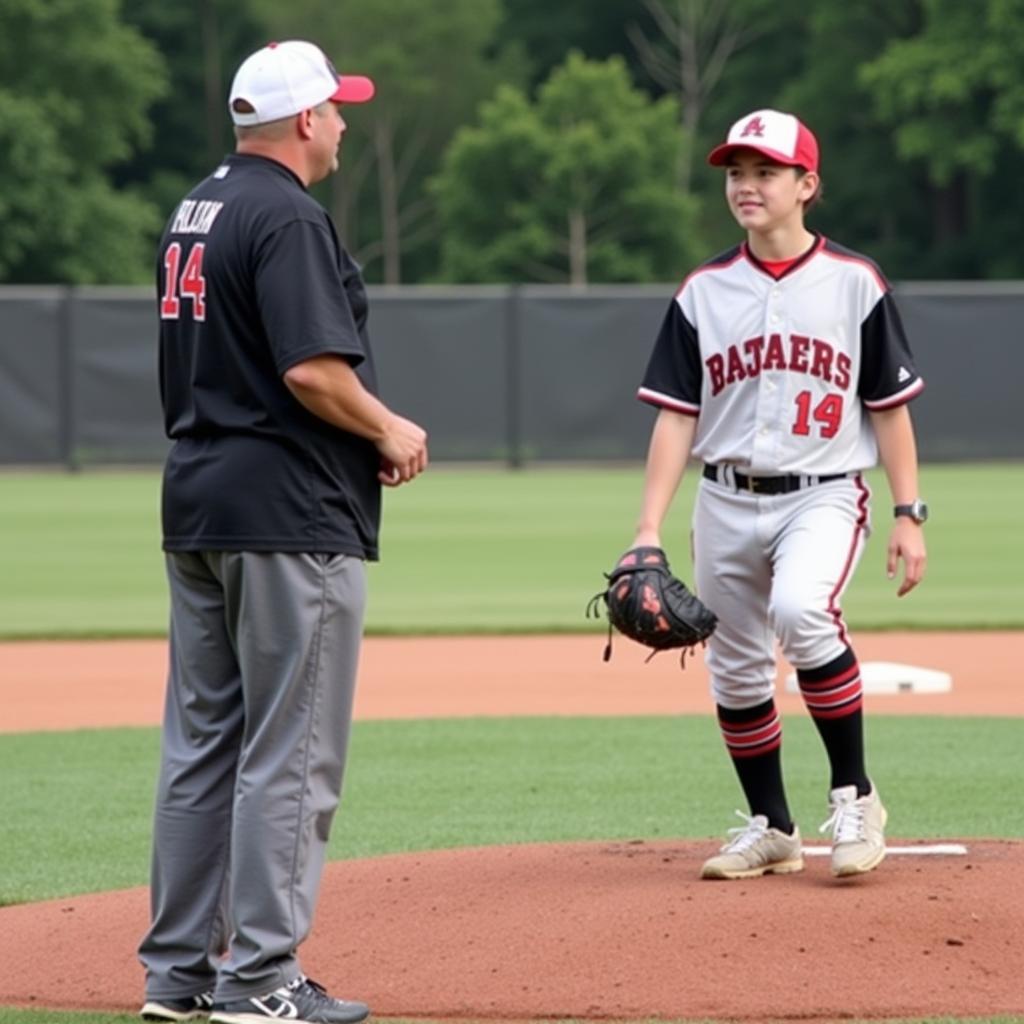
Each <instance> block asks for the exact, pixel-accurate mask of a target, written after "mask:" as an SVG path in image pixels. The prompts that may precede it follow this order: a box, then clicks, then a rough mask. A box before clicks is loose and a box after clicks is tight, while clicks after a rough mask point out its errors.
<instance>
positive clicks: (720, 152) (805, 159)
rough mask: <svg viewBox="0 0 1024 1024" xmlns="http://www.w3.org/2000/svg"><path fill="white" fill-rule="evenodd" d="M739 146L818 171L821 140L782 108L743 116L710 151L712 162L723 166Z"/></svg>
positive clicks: (789, 163)
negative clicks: (819, 142)
mask: <svg viewBox="0 0 1024 1024" xmlns="http://www.w3.org/2000/svg"><path fill="white" fill-rule="evenodd" d="M738 149H752V150H754V151H755V152H758V153H762V154H763V155H764V156H766V157H767V158H768V159H769V160H772V161H774V162H775V163H777V164H785V165H786V166H788V167H804V168H806V169H807V170H808V171H817V170H818V140H817V139H816V138H815V137H814V133H813V132H812V131H811V130H810V128H808V127H807V125H805V124H804V123H803V122H802V121H800V120H799V119H798V118H796V117H794V116H793V115H792V114H784V113H782V111H780V110H755V111H754V112H753V113H751V114H747V116H746V117H741V118H740V119H739V120H738V121H737V122H736V123H735V124H734V125H733V126H732V127H731V128H730V129H729V135H728V137H727V138H726V140H725V142H723V143H722V144H721V145H720V146H716V147H715V148H714V149H713V150H711V152H710V153H709V154H708V163H709V164H711V165H712V166H713V167H722V166H723V165H725V164H726V163H728V162H729V157H731V156H732V154H733V153H735V152H736V151H737V150H738Z"/></svg>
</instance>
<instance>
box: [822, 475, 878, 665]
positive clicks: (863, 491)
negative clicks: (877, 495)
mask: <svg viewBox="0 0 1024 1024" xmlns="http://www.w3.org/2000/svg"><path fill="white" fill-rule="evenodd" d="M854 483H855V484H856V485H857V489H858V490H859V491H860V497H859V498H858V499H857V522H856V523H855V524H854V528H853V538H852V539H851V541H850V549H849V551H847V553H846V564H845V565H844V566H843V571H842V572H841V573H840V574H839V579H838V580H836V585H835V589H834V590H833V591H832V593H831V594H829V596H828V611H829V614H830V615H831V616H832V619H833V621H834V622H835V624H836V628H837V629H838V630H839V640H840V642H841V643H842V644H843V645H844V646H849V643H850V640H849V637H848V636H847V634H846V623H845V622H844V621H843V613H842V610H841V609H840V608H839V605H838V604H836V602H837V601H838V599H839V595H840V594H841V593H842V592H843V587H844V586H845V585H846V581H847V579H848V578H849V576H850V573H851V571H852V570H853V560H854V555H856V553H857V545H858V543H859V542H860V537H861V534H862V533H863V532H864V530H865V528H866V526H867V522H868V501H869V499H870V498H871V491H870V490H869V489H868V486H867V484H865V483H864V478H863V477H862V476H861V475H860V473H858V474H857V475H856V476H855V477H854Z"/></svg>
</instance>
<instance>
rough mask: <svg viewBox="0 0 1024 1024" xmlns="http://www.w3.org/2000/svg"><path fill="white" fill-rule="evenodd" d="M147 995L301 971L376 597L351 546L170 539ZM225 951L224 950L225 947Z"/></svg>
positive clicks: (143, 952) (232, 985)
mask: <svg viewBox="0 0 1024 1024" xmlns="http://www.w3.org/2000/svg"><path fill="white" fill-rule="evenodd" d="M166 563H167V574H168V580H169V583H170V599H171V632H170V671H169V678H168V684H167V702H166V707H165V716H164V728H163V741H162V750H161V765H160V776H159V782H158V786H157V797H156V814H155V822H154V831H153V860H152V878H151V896H150V899H151V910H152V925H151V927H150V930H149V932H148V934H147V935H146V937H145V938H144V939H143V941H142V945H141V947H140V949H139V957H140V959H141V961H142V963H143V965H144V967H145V968H146V995H147V998H149V999H168V998H175V999H177V998H185V997H187V996H190V995H198V994H200V993H201V992H206V991H209V990H210V989H213V988H215V989H216V998H217V999H218V1000H235V999H239V998H242V997H246V996H251V995H259V994H263V993H266V992H269V991H271V990H273V989H274V988H277V987H278V986H279V985H282V984H288V983H289V982H291V981H293V980H294V979H295V978H296V977H298V975H299V974H300V973H301V972H300V970H299V966H298V961H297V959H296V954H295V950H296V947H297V946H298V945H299V944H300V943H301V942H302V940H303V939H305V938H306V936H307V935H308V934H309V930H310V927H311V924H312V917H313V910H314V906H315V904H316V898H317V892H318V890H319V886H320V877H321V873H322V869H323V863H324V854H325V849H326V845H327V837H328V833H329V831H330V827H331V820H332V818H333V816H334V812H335V809H336V807H337V804H338V800H339V796H340V793H341V783H342V774H343V770H344V765H345V755H346V750H347V747H348V736H349V727H350V723H351V717H352V698H353V694H354V691H355V677H356V667H357V661H358V655H359V645H360V639H361V636H362V624H363V611H364V608H365V604H366V580H365V565H364V563H363V561H362V560H361V559H358V558H353V557H350V556H347V555H316V554H269V553H267V554H264V553H254V552H230V551H218V552H201V553H169V554H168V555H167V557H166ZM225 952H226V954H227V956H226V957H225V958H224V959H223V960H222V956H223V954H224V953H225Z"/></svg>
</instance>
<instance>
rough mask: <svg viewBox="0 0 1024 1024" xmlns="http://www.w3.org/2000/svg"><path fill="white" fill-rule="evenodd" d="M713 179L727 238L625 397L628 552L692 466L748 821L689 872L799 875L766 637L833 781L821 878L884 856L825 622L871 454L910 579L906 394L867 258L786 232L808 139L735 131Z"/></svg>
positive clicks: (859, 527) (704, 570) (856, 691)
mask: <svg viewBox="0 0 1024 1024" xmlns="http://www.w3.org/2000/svg"><path fill="white" fill-rule="evenodd" d="M708 160H709V162H710V163H711V164H712V165H714V166H716V167H723V168H724V169H725V197H726V202H727V203H728V205H729V210H730V211H731V213H732V214H733V216H734V217H735V218H736V220H737V222H738V223H739V225H740V227H741V228H742V229H743V231H744V232H745V234H746V238H745V240H744V241H743V242H742V243H741V244H739V245H737V246H735V247H734V248H732V249H730V250H729V251H727V252H725V253H722V254H721V255H719V256H716V257H714V258H713V259H711V260H709V261H708V262H707V263H705V264H703V265H702V266H700V267H698V268H697V269H696V270H695V271H694V272H693V273H692V274H690V276H689V277H688V278H687V279H686V280H685V281H684V282H683V285H682V287H681V288H680V289H679V291H678V292H677V294H676V296H675V298H674V300H673V301H672V303H671V304H670V306H669V310H668V313H667V314H666V316H665V319H664V322H663V324H662V326H661V330H660V333H659V334H658V337H657V340H656V341H655V344H654V350H653V353H652V355H651V358H650V362H649V364H648V367H647V372H646V374H645V376H644V378H643V383H642V386H641V388H640V390H639V397H640V398H641V399H642V400H643V401H646V402H649V403H651V404H653V405H655V406H657V407H658V408H659V410H660V411H659V414H658V418H657V421H656V423H655V426H654V430H653V434H652V437H651V442H650V448H649V452H648V456H647V467H646V480H645V486H644V495H643V507H642V512H641V516H640V521H639V523H638V526H637V532H636V536H635V540H634V544H635V545H656V546H660V544H661V541H660V531H661V526H662V523H663V521H664V518H665V514H666V512H667V511H668V508H669V506H670V504H671V502H672V500H673V497H674V495H675V493H676V490H677V488H678V486H679V483H680V480H681V479H682V476H683V471H684V468H685V467H686V464H687V461H688V460H689V458H690V456H691V455H693V456H694V457H696V458H698V459H700V460H701V461H702V462H703V464H704V465H703V470H702V479H701V481H700V485H699V488H698V493H697V499H696V504H695V508H694V513H693V551H694V572H695V580H696V584H697V590H698V593H699V594H700V597H701V598H702V600H703V601H704V602H705V603H706V604H707V605H708V606H709V607H710V608H711V609H712V611H714V612H715V613H716V614H717V615H718V617H719V626H718V629H717V631H716V632H715V634H714V635H713V636H712V638H711V640H710V641H709V647H708V656H707V666H708V670H709V673H710V677H711V690H712V694H713V696H714V699H715V703H716V707H717V716H718V723H719V726H720V728H721V732H722V736H723V738H724V740H725V746H726V750H727V751H728V753H729V756H730V758H731V759H732V763H733V766H734V768H735V770H736V773H737V775H738V777H739V782H740V785H741V787H742V789H743V792H744V795H745V797H746V800H747V803H748V804H749V810H750V814H749V816H748V815H745V814H743V813H742V812H737V813H738V814H739V815H740V817H741V818H743V820H744V824H743V825H742V827H740V828H737V829H732V830H731V832H730V835H731V837H732V838H731V839H730V840H729V841H728V842H727V843H726V844H725V845H724V846H723V847H722V848H721V850H720V852H719V853H718V854H716V855H715V856H713V857H711V858H710V859H709V860H708V861H707V862H706V863H705V864H704V866H703V868H702V871H701V874H702V877H704V878H752V877H756V876H759V875H764V874H768V873H778V874H783V873H787V872H793V871H799V870H801V869H802V867H803V854H802V848H801V840H800V832H799V830H798V828H797V826H796V824H795V823H794V822H793V820H792V818H791V816H790V811H789V806H788V804H787V801H786V793H785V789H784V786H783V779H782V771H781V757H780V751H781V744H782V727H781V723H780V720H779V715H778V712H777V710H776V707H775V702H774V696H773V695H774V679H775V672H776V669H775V653H774V642H775V640H776V638H777V639H778V642H779V644H780V645H781V648H782V651H783V653H784V654H785V656H786V658H787V659H788V660H789V661H790V663H791V664H792V665H793V666H794V667H795V669H796V674H797V679H798V682H799V686H800V692H801V693H802V695H803V698H804V701H805V703H806V705H807V709H808V711H809V712H810V714H811V717H812V718H813V719H814V723H815V725H816V726H817V729H818V732H819V733H820V735H821V739H822V741H823V743H824V746H825V750H826V753H827V755H828V761H829V765H830V769H831V784H830V793H829V804H830V815H829V818H828V820H827V821H826V822H825V824H824V825H823V826H822V831H827V830H829V831H831V835H832V872H833V874H835V875H837V876H845V875H856V874H860V873H863V872H866V871H870V870H872V869H873V868H875V867H877V866H878V864H879V863H880V862H881V861H882V858H883V857H884V856H885V839H884V827H885V820H886V812H885V808H884V807H883V806H882V801H881V798H880V796H879V793H878V788H877V787H876V786H875V785H874V784H873V783H872V781H871V778H870V777H869V776H868V773H867V769H866V766H865V755H864V739H863V721H862V687H861V681H860V673H859V669H858V664H857V657H856V655H855V654H854V651H853V648H852V647H851V645H850V638H849V635H848V633H847V629H846V624H845V623H844V621H843V615H842V611H841V609H840V600H841V598H842V595H843V591H844V590H845V589H846V586H847V584H848V583H849V581H850V578H851V576H852V574H853V571H854V568H855V567H856V565H857V562H858V559H859V558H860V555H861V552H862V550H863V546H864V542H865V539H866V537H867V534H868V529H869V513H868V506H869V499H870V493H869V490H868V487H867V484H866V483H865V480H864V477H863V471H864V470H866V469H868V468H869V467H870V466H873V465H874V464H875V463H876V461H877V459H878V458H879V457H880V458H881V461H882V464H883V466H884V467H885V471H886V475H887V477H888V482H889V487H890V489H891V491H892V497H893V500H894V520H893V524H892V531H891V535H890V537H889V543H888V551H887V571H888V574H889V576H890V577H893V576H895V574H896V572H897V569H898V565H899V562H900V561H901V560H902V563H903V570H904V575H903V579H902V581H901V582H900V584H899V589H898V594H899V595H900V596H902V595H904V594H906V593H908V592H909V591H910V590H911V589H912V588H913V587H915V586H916V585H917V584H918V583H919V582H920V581H921V579H922V577H923V575H924V571H925V543H924V537H923V533H922V529H921V526H922V524H923V523H924V521H925V518H926V514H927V510H926V507H925V505H924V504H923V503H922V501H921V500H920V497H919V493H918V474H917V454H916V444H915V440H914V432H913V427H912V424H911V420H910V414H909V410H908V408H907V403H908V402H909V401H910V399H912V398H913V397H914V396H915V395H917V394H919V393H920V392H921V390H922V389H923V387H924V383H923V381H922V380H921V378H920V377H919V375H918V372H917V370H916V368H915V366H914V362H913V358H912V356H911V353H910V348H909V346H908V344H907V339H906V336H905V335H904V332H903V327H902V324H901V322H900V317H899V314H898V312H897V310H896V306H895V303H894V301H893V297H892V293H891V290H890V288H889V284H888V282H887V281H886V279H885V278H884V277H883V276H882V273H881V271H880V270H879V269H878V267H877V266H876V265H875V264H874V263H873V262H872V261H871V260H869V259H867V258H866V257H864V256H861V255H859V254H857V253H855V252H851V251H850V250H848V249H845V248H843V247H841V246H839V245H836V244H835V243H834V242H832V241H830V240H829V239H827V238H824V237H823V236H821V235H820V234H817V233H815V232H813V231H810V230H809V229H808V228H807V227H806V226H805V224H804V214H805V212H806V211H807V209H808V207H809V206H810V205H811V204H812V203H813V202H814V201H815V200H816V199H817V197H818V195H819V192H820V189H821V179H820V177H819V173H818V144H817V141H816V139H815V137H814V135H813V134H812V133H811V132H810V130H809V129H808V128H807V127H806V126H805V125H803V124H802V123H801V122H800V121H799V120H798V119H797V118H796V117H794V116H793V115H792V114H786V113H781V112H779V111H776V110H758V111H756V112H754V113H752V114H749V115H748V116H747V117H744V118H742V119H740V120H739V121H737V122H736V123H735V124H734V125H733V126H732V128H731V129H730V131H729V135H728V138H727V140H726V142H725V143H723V144H722V145H720V146H718V147H717V148H715V149H714V150H713V151H712V152H711V154H710V156H709V158H708Z"/></svg>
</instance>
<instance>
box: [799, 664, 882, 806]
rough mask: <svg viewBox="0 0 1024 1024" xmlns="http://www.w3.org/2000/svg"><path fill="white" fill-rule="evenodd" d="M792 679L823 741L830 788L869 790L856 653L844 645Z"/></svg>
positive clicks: (862, 701) (862, 794) (862, 793)
mask: <svg viewBox="0 0 1024 1024" xmlns="http://www.w3.org/2000/svg"><path fill="white" fill-rule="evenodd" d="M796 678H797V681H798V682H799V684H800V693H801V694H802V695H803V698H804V703H805V704H806V705H807V710H808V711H809V712H810V713H811V718H813V719H814V724H815V725H816V726H817V728H818V734H819V735H820V736H821V739H822V742H823V743H824V744H825V751H826V752H827V754H828V760H829V766H830V767H831V770H832V788H833V789H835V788H836V787H838V786H856V787H857V795H858V796H865V795H866V794H868V793H870V792H871V783H870V782H869V781H868V776H867V768H866V767H865V764H864V713H863V704H864V688H863V685H862V684H861V679H860V665H859V664H858V663H857V656H856V655H855V654H854V653H853V650H852V649H851V648H849V647H847V648H846V650H845V651H843V653H842V654H840V655H839V657H838V658H834V659H833V660H832V661H830V662H829V663H828V664H827V665H821V666H820V667H818V668H814V669H797V673H796Z"/></svg>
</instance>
